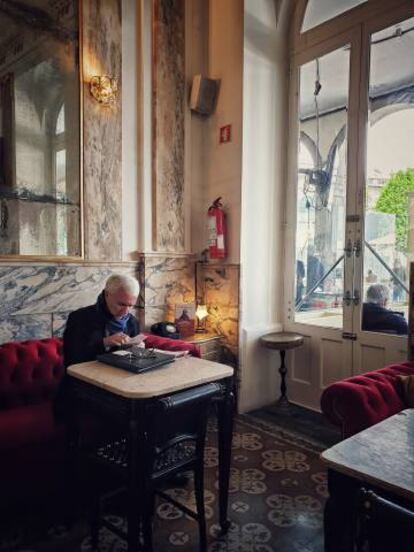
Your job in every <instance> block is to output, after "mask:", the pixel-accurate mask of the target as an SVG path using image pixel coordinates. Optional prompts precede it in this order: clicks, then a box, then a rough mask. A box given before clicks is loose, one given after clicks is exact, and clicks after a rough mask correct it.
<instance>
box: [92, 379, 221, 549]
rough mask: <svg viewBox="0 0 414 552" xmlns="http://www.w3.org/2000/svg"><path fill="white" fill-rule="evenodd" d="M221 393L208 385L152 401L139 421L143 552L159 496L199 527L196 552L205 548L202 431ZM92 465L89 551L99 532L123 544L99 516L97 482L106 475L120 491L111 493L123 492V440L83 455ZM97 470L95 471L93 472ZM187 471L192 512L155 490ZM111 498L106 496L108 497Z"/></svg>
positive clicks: (125, 447) (148, 542) (125, 462)
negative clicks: (142, 438) (102, 528)
mask: <svg viewBox="0 0 414 552" xmlns="http://www.w3.org/2000/svg"><path fill="white" fill-rule="evenodd" d="M221 392H222V387H221V385H220V384H217V383H208V384H205V385H201V386H199V387H195V388H192V389H188V390H185V391H182V392H179V393H175V394H174V395H171V396H168V397H163V398H160V399H156V400H153V401H151V403H150V404H149V405H148V409H147V412H146V415H145V418H144V420H143V423H145V424H146V428H145V435H146V436H147V437H146V442H145V443H144V444H143V445H144V446H143V447H140V456H141V458H140V459H141V461H140V462H139V465H140V468H139V469H140V474H137V475H138V477H137V480H138V481H139V482H140V483H138V484H137V496H136V498H134V500H137V501H139V509H138V511H139V521H137V522H138V523H139V524H140V531H141V540H142V542H143V549H144V550H145V551H148V552H151V551H152V550H153V544H152V518H153V512H154V498H155V494H158V495H159V496H161V497H162V499H164V500H166V501H168V502H170V503H172V504H173V505H174V506H176V507H177V508H179V509H180V510H182V511H183V512H184V513H185V514H187V515H188V516H190V517H192V518H193V519H195V520H197V521H198V525H199V534H200V550H201V551H205V550H206V546H207V532H206V519H205V507H204V448H205V437H206V426H207V419H208V413H209V410H210V404H211V401H212V399H213V398H214V397H217V396H218V395H220V393H221ZM88 458H89V461H90V462H91V463H92V466H91V468H92V470H93V471H92V472H91V473H95V474H97V473H99V474H100V475H99V477H98V478H97V480H96V481H95V485H94V487H95V492H94V495H95V500H94V502H95V507H94V514H93V518H92V545H93V547H94V548H97V547H98V537H99V526H100V525H101V524H102V525H105V526H106V527H107V528H108V529H110V530H111V531H113V532H115V533H116V534H118V536H121V537H122V538H127V535H126V534H125V532H122V531H120V530H119V528H118V527H115V526H114V525H113V524H111V523H110V522H109V521H108V520H106V519H104V518H103V517H102V516H101V513H100V512H101V503H102V496H101V495H102V479H101V477H102V476H103V477H104V481H105V480H108V477H107V475H108V470H110V471H111V473H112V474H113V475H115V476H116V479H120V480H121V484H122V486H121V487H120V488H118V489H117V490H116V491H115V492H116V493H118V492H121V491H122V490H124V491H125V490H126V483H127V481H128V480H129V481H130V479H128V476H129V474H128V442H127V440H126V439H125V438H120V439H118V440H115V441H111V442H108V443H105V444H104V445H102V446H100V447H98V448H96V449H95V450H94V451H92V452H90V453H89V454H88ZM98 468H100V469H98ZM190 470H191V471H192V472H193V474H194V487H195V498H196V509H197V511H196V512H194V511H192V510H190V509H189V508H187V507H186V506H185V505H183V504H181V503H180V502H178V501H176V500H174V499H173V498H172V497H171V496H169V495H168V494H167V493H165V492H163V491H162V490H160V487H161V486H162V484H163V483H165V482H166V481H167V480H168V479H171V478H172V477H173V476H175V475H176V474H179V473H182V472H188V471H190ZM113 494H114V492H111V493H109V494H108V495H107V496H112V495H113Z"/></svg>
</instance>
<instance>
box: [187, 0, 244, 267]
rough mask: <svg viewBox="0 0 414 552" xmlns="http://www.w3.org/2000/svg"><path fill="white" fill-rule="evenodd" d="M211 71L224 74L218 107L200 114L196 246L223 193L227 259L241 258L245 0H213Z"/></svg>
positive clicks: (198, 247) (203, 239)
mask: <svg viewBox="0 0 414 552" xmlns="http://www.w3.org/2000/svg"><path fill="white" fill-rule="evenodd" d="M207 57H208V61H207V76H208V77H210V78H214V79H220V81H221V83H220V92H219V96H218V102H217V107H216V111H215V113H214V114H213V115H211V116H210V117H208V118H206V119H204V120H202V121H201V122H200V125H202V126H203V146H202V147H203V151H204V154H203V155H202V157H201V159H200V158H199V159H200V167H196V166H195V165H194V164H193V167H192V171H193V175H195V174H196V173H197V171H200V170H201V171H203V179H202V180H201V181H199V186H198V187H193V186H192V190H193V192H192V193H193V201H192V216H193V221H192V229H191V230H192V250H193V252H197V253H198V252H200V251H202V250H203V249H205V248H206V246H207V234H206V219H207V209H208V207H209V206H210V204H211V203H212V202H213V201H214V199H216V198H217V197H219V196H222V198H223V204H224V208H225V211H226V214H227V227H228V233H227V237H228V256H227V259H226V262H228V263H238V262H239V259H240V201H241V195H240V192H241V148H242V140H241V137H242V71H243V2H241V1H240V0H225V1H223V0H210V1H209V11H208V56H207ZM227 124H231V125H232V141H231V142H229V143H226V144H219V129H220V127H221V126H224V125H227Z"/></svg>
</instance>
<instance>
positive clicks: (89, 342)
mask: <svg viewBox="0 0 414 552" xmlns="http://www.w3.org/2000/svg"><path fill="white" fill-rule="evenodd" d="M100 298H101V300H100V301H99V299H98V302H97V303H96V304H95V305H90V306H89V307H84V308H82V309H78V310H76V311H74V312H72V313H71V314H70V315H69V318H68V321H67V323H66V328H65V332H64V334H63V356H64V362H65V366H66V367H67V366H70V365H71V364H78V363H79V362H87V361H89V360H95V359H96V355H98V354H100V353H104V352H105V348H104V344H103V338H104V337H105V326H106V323H107V322H108V320H109V319H110V318H111V314H110V312H109V311H108V309H107V308H106V305H105V303H104V300H103V307H102V298H103V296H102V295H101V296H100ZM125 333H126V334H127V335H129V336H130V337H134V336H135V335H138V334H139V323H138V320H137V319H136V318H135V317H134V316H132V315H131V316H130V318H129V320H128V323H127V327H126V330H125Z"/></svg>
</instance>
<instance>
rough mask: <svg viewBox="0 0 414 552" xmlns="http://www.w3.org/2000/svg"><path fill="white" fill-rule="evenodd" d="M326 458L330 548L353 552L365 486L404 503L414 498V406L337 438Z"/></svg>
mask: <svg viewBox="0 0 414 552" xmlns="http://www.w3.org/2000/svg"><path fill="white" fill-rule="evenodd" d="M321 459H322V461H323V462H324V463H325V464H326V466H327V467H328V489H329V499H328V501H327V503H326V507H325V551H326V552H338V551H341V552H343V551H349V552H351V551H353V550H354V545H355V539H356V532H355V530H356V524H355V515H356V511H355V507H356V497H357V494H358V492H359V490H360V489H361V487H364V488H366V489H373V490H374V491H376V492H379V493H380V494H382V495H383V496H386V497H387V498H389V499H391V500H393V501H394V502H397V503H399V504H400V505H402V506H407V504H408V505H410V504H411V506H412V504H413V503H414V409H407V410H403V411H402V412H400V413H399V414H395V415H394V416H391V417H390V418H387V419H386V420H384V421H382V422H380V423H379V424H375V425H374V426H372V427H370V428H368V429H366V430H364V431H361V432H360V433H357V434H356V435H354V436H352V437H350V438H349V439H346V440H345V441H342V442H341V443H338V444H337V445H335V446H333V447H332V448H330V449H328V450H326V451H324V452H323V453H322V454H321ZM397 541H398V538H397V540H396V542H397Z"/></svg>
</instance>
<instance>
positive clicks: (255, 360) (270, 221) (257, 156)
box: [239, 0, 293, 412]
mask: <svg viewBox="0 0 414 552" xmlns="http://www.w3.org/2000/svg"><path fill="white" fill-rule="evenodd" d="M292 4H293V2H289V0H285V1H284V2H280V3H278V2H275V1H274V0H260V1H257V0H245V8H244V65H243V70H244V74H243V165H242V215H241V273H242V278H241V306H242V312H241V333H240V344H241V347H240V354H241V356H240V364H241V365H240V370H241V391H240V396H239V410H240V411H241V412H245V411H249V410H252V409H254V408H259V407H261V406H263V405H266V404H269V403H271V402H273V401H274V400H275V399H276V397H277V392H278V391H277V389H278V373H277V367H278V366H279V362H280V360H279V357H278V355H277V353H275V352H271V351H266V350H263V349H261V348H260V346H259V344H258V340H259V337H260V336H261V335H263V334H264V333H267V332H271V331H274V330H281V329H282V326H281V323H280V322H281V320H282V305H283V232H284V229H283V205H284V190H285V174H286V170H285V164H286V147H287V128H288V124H287V123H288V120H287V113H288V22H289V20H290V16H291V11H292V8H293V5H292ZM278 6H279V8H280V9H279V13H277V11H278V10H277V8H278Z"/></svg>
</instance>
